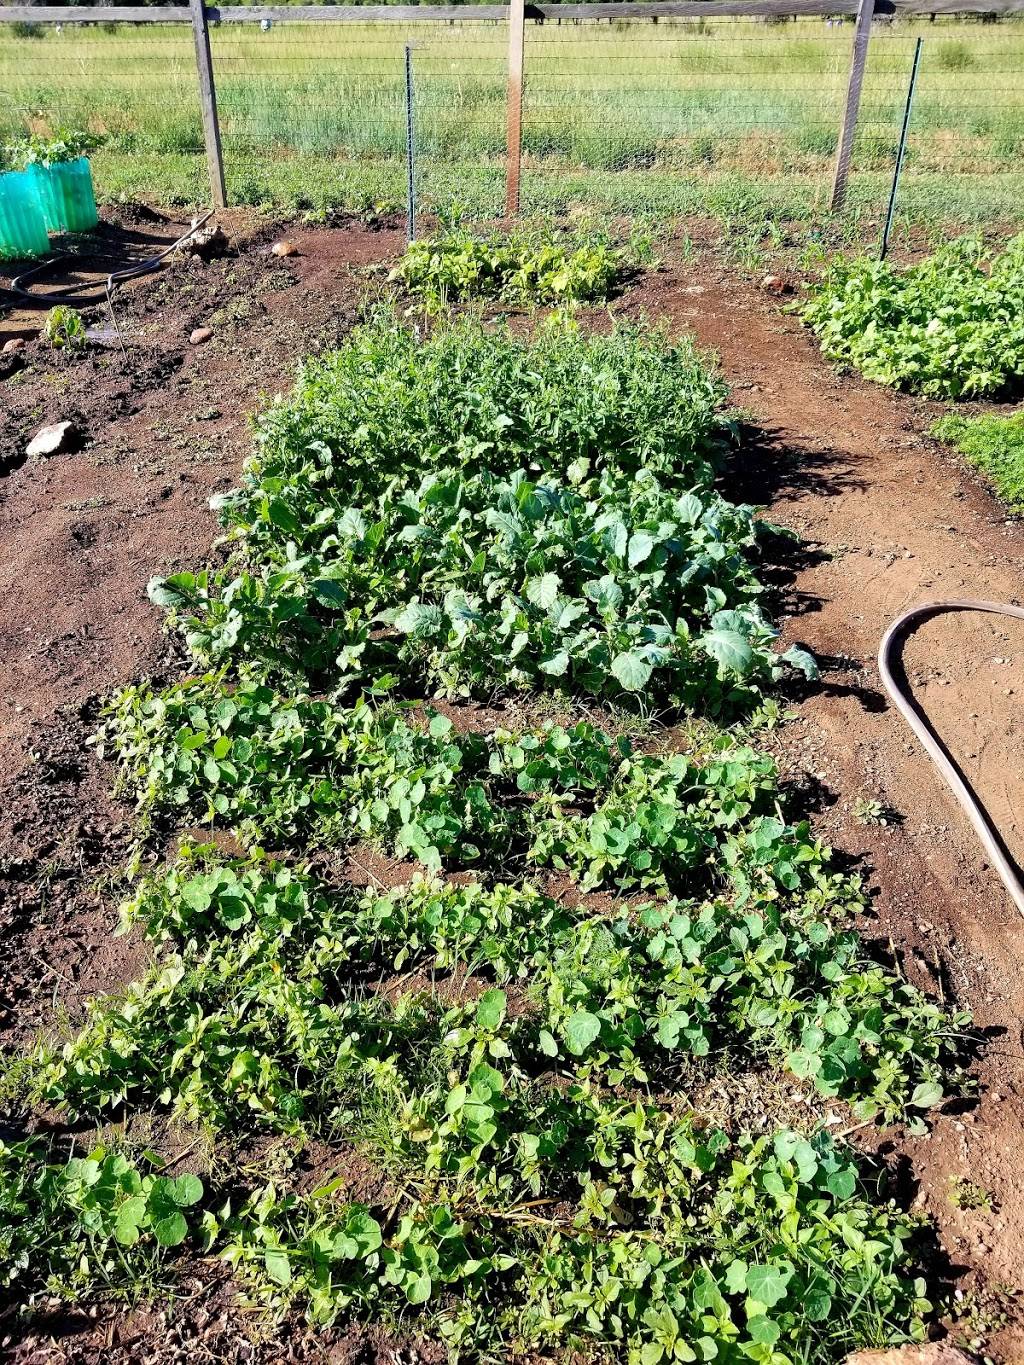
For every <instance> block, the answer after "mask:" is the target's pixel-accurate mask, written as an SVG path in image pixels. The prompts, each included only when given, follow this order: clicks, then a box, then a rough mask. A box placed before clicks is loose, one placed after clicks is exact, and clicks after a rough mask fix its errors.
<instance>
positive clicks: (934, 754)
mask: <svg viewBox="0 0 1024 1365" xmlns="http://www.w3.org/2000/svg"><path fill="white" fill-rule="evenodd" d="M947 611H983V612H991V613H993V614H994V615H996V616H1012V617H1015V618H1016V619H1017V620H1018V621H1024V607H1015V606H1012V605H1011V604H1010V603H1008V602H982V601H978V600H976V599H974V598H952V599H950V600H949V601H947V602H922V603H920V604H919V605H918V606H916V607H911V609H910V610H909V611H905V612H904V613H903V615H902V616H898V617H897V618H896V620H895V621H893V623H892V625H891V626H890V627H889V629H888V630H887V631H886V632H885V634H884V635H883V637H882V643H881V645H880V646H879V648H878V671H879V673H880V674H881V677H882V683H883V685H884V687H885V690H886V691H887V692H888V694H889V696H890V697H891V698H892V700H893V701H894V702H895V704H896V707H897V709H898V710H899V711H900V713H901V715H902V716H903V719H904V720H905V721H906V722H907V724H908V725H909V726H910V728H911V730H913V732H914V734H915V735H916V736H917V738H918V739H919V740H920V741H921V744H922V745H923V746H924V749H925V752H926V753H927V754H928V756H929V758H930V759H931V760H932V762H933V763H934V764H935V766H936V767H937V768H938V770H939V772H940V773H941V774H942V776H943V778H944V779H945V781H946V784H947V786H948V787H949V789H950V790H951V791H952V793H953V795H954V796H955V797H956V799H957V801H958V802H959V803H960V805H961V806H962V807H963V809H964V810H965V811H966V812H967V815H968V817H969V819H970V821H971V824H972V825H973V826H974V829H975V832H976V833H977V835H978V838H979V839H980V840H981V842H982V845H983V846H984V848H985V851H986V853H987V854H988V855H989V857H990V858H991V860H992V865H993V867H994V868H995V869H996V871H997V872H998V873H999V876H1000V878H1001V880H1002V883H1003V885H1004V886H1005V887H1006V890H1007V892H1008V893H1009V896H1010V899H1011V900H1012V901H1013V903H1014V905H1016V907H1017V909H1018V910H1019V911H1020V912H1021V914H1022V915H1024V882H1022V881H1021V874H1020V870H1019V868H1018V867H1017V864H1016V863H1015V861H1014V859H1013V858H1012V856H1011V855H1010V853H1009V850H1008V849H1007V847H1006V845H1005V843H1004V842H1003V839H1002V836H1001V835H1000V833H999V830H998V829H997V828H996V826H995V825H994V824H993V823H992V820H991V819H990V817H989V815H988V812H987V811H986V810H985V807H984V806H983V805H982V804H981V801H980V800H979V799H978V797H977V795H976V794H975V792H974V791H973V789H972V788H971V787H970V785H969V784H968V783H967V781H966V780H965V779H964V776H963V774H962V773H961V772H960V769H959V768H958V767H957V765H956V763H955V762H954V761H953V759H952V758H951V757H950V754H949V752H948V750H947V749H946V746H945V745H944V744H943V742H942V740H941V739H940V738H939V736H938V734H937V733H936V731H935V729H934V728H933V727H932V725H931V723H930V722H929V720H928V718H927V716H925V714H924V712H923V711H922V710H921V708H920V707H919V706H918V705H917V703H916V702H915V701H914V699H913V697H912V696H911V694H910V691H909V689H908V688H907V687H905V686H904V685H903V684H902V683H901V682H900V681H898V680H897V678H896V677H895V675H894V672H893V658H894V650H895V647H896V643H897V641H898V640H899V638H900V636H902V635H904V634H905V633H906V632H907V630H908V629H909V628H910V627H911V626H915V625H917V624H918V622H920V621H923V620H925V618H927V617H929V616H939V615H941V614H942V613H943V612H947Z"/></svg>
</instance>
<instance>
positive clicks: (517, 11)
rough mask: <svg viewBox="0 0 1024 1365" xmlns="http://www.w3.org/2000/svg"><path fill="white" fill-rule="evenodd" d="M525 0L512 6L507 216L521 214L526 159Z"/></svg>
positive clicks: (509, 66) (518, 0) (509, 35)
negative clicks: (521, 177)
mask: <svg viewBox="0 0 1024 1365" xmlns="http://www.w3.org/2000/svg"><path fill="white" fill-rule="evenodd" d="M525 15H526V4H525V0H509V6H508V167H507V170H506V172H505V217H506V218H516V217H518V214H519V170H520V166H521V164H522V159H523V44H524V39H525V33H524V29H525V26H526V17H525Z"/></svg>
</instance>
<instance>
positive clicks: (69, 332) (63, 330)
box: [43, 304, 86, 351]
mask: <svg viewBox="0 0 1024 1365" xmlns="http://www.w3.org/2000/svg"><path fill="white" fill-rule="evenodd" d="M43 335H44V336H45V337H46V340H47V341H48V342H49V343H50V345H51V346H52V347H53V348H54V350H56V351H60V350H64V349H67V350H69V351H78V350H81V349H82V348H83V347H84V346H85V342H86V336H85V321H84V319H83V318H82V315H81V313H80V312H79V311H78V309H77V308H68V307H66V306H65V305H64V304H58V305H57V307H56V308H51V309H50V311H49V312H48V313H47V315H46V322H45V324H44V326H43Z"/></svg>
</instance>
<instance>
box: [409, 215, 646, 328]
mask: <svg viewBox="0 0 1024 1365" xmlns="http://www.w3.org/2000/svg"><path fill="white" fill-rule="evenodd" d="M623 264H624V255H623V253H622V252H621V251H619V250H616V249H615V248H614V247H612V246H611V244H610V243H609V242H608V241H607V240H606V239H605V238H603V237H591V238H589V239H585V240H583V241H582V242H581V241H580V240H579V239H578V238H574V239H573V241H572V242H571V243H570V242H567V241H565V240H564V239H563V238H560V237H558V236H556V235H553V234H551V233H543V232H536V231H532V232H531V231H529V230H526V229H520V230H519V231H516V232H510V233H508V234H498V233H491V234H488V235H486V236H479V235H476V234H474V233H471V232H467V231H466V230H465V229H463V228H452V229H449V230H448V231H446V232H444V233H443V234H442V235H441V236H439V237H433V238H420V239H419V240H417V241H414V242H411V243H410V244H409V246H408V247H407V248H406V251H405V254H404V255H403V257H402V259H401V260H400V261H399V262H398V265H397V266H396V267H395V268H394V270H392V272H391V275H390V278H391V279H392V280H397V281H399V282H400V283H401V284H402V285H404V286H405V288H406V289H407V290H408V291H409V293H410V294H414V295H416V296H417V297H419V298H422V299H423V300H424V301H425V302H426V304H427V305H428V306H429V307H432V308H435V309H436V308H440V307H442V306H443V305H444V304H446V303H447V302H449V301H450V300H451V301H455V300H461V299H467V298H476V297H479V298H500V299H503V300H505V301H507V302H516V303H520V302H525V303H570V302H575V301H586V300H590V299H604V298H606V297H607V294H608V290H609V288H610V287H611V286H612V284H614V283H615V280H616V278H617V277H618V275H619V274H620V273H621V271H622V268H623Z"/></svg>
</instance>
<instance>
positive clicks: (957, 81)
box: [0, 19, 1024, 221]
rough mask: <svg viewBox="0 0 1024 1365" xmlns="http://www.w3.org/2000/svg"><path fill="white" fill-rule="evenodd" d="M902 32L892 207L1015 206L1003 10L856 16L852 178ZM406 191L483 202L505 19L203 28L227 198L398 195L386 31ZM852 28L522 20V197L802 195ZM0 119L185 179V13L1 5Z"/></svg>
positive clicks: (877, 141)
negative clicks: (141, 14)
mask: <svg viewBox="0 0 1024 1365" xmlns="http://www.w3.org/2000/svg"><path fill="white" fill-rule="evenodd" d="M918 35H923V36H924V37H925V47H924V57H923V65H922V73H921V80H920V85H919V89H918V97H917V102H916V106H915V113H914V124H913V136H912V139H911V146H910V153H909V160H908V167H907V181H906V195H905V198H904V200H903V207H904V211H905V212H906V213H907V214H908V216H910V217H912V218H916V219H919V220H933V221H937V220H942V219H943V218H948V217H950V216H959V217H960V218H962V219H963V220H965V221H978V220H981V221H984V220H985V219H989V218H993V217H999V218H1014V217H1018V216H1020V215H1021V213H1022V211H1024V210H1022V207H1021V206H1022V204H1024V194H1022V193H1021V191H1022V188H1024V177H1022V176H1021V174H1020V172H1019V165H1020V154H1021V151H1022V150H1024V82H1022V81H1021V79H1020V75H1021V73H1022V71H1024V24H1022V23H1017V22H1013V21H1004V22H1000V23H998V24H987V23H980V22H977V21H971V20H961V21H944V22H938V23H928V22H926V21H924V20H922V21H907V22H900V23H892V24H886V25H877V26H876V32H875V34H874V35H873V39H872V44H871V53H870V61H869V69H868V74H867V79H866V83H865V90H864V98H863V104H862V115H861V123H860V129H859V134H858V141H857V147H856V152H855V158H854V176H853V185H852V198H853V202H854V204H855V205H859V206H860V207H861V209H862V210H863V211H865V212H867V213H868V214H869V215H870V214H872V213H877V212H878V211H879V210H880V209H881V207H882V206H883V204H884V197H885V193H886V188H887V181H888V176H889V174H890V173H891V167H892V161H893V157H894V154H895V148H896V139H897V134H898V129H899V123H900V117H901V114H902V105H903V99H904V94H905V89H906V82H907V77H908V73H909V69H910V63H911V56H912V50H913V44H914V39H915V38H916V37H917V36H918ZM407 42H409V43H411V44H413V46H414V69H415V86H416V95H415V114H416V144H417V151H418V156H419V169H420V183H421V187H422V190H423V192H424V194H425V195H426V196H427V198H428V199H432V200H434V201H435V202H436V203H439V204H442V205H445V204H448V203H450V202H451V201H453V200H456V201H459V202H460V203H462V204H463V205H464V206H465V207H466V208H467V209H469V210H470V211H485V212H487V211H494V210H495V209H497V207H498V205H499V203H500V197H501V181H502V168H501V158H502V154H503V149H504V143H505V110H504V33H503V30H502V29H501V28H500V27H499V26H495V25H493V24H488V23H482V22H473V21H471V20H470V21H465V22H460V23H458V24H448V23H419V24H413V25H404V24H398V23H394V24H371V23H366V24H352V23H345V24H326V25H315V26H314V25H309V24H298V23H296V24H287V25H284V24H280V25H277V26H276V27H275V28H273V29H272V30H271V31H270V32H268V33H263V32H261V31H260V30H259V29H257V28H255V27H251V26H248V25H246V26H242V25H224V26H223V27H221V28H219V29H218V30H216V31H215V32H214V34H213V52H214V65H215V70H216V75H217V87H218V96H219V102H220V111H221V119H222V126H223V133H224V144H225V155H226V158H227V168H228V179H229V184H230V188H231V191H232V195H233V197H234V198H235V199H241V200H244V201H248V202H263V201H269V202H273V203H288V204H308V205H309V206H313V207H321V206H324V207H326V206H329V205H332V204H340V205H344V206H356V207H360V206H362V205H364V204H367V205H368V204H373V203H383V204H390V203H392V202H397V201H399V200H400V198H401V193H402V183H403V171H402V166H401V162H402V158H403V157H404V148H405V114H404V71H403V49H404V45H405V43H407ZM850 42H851V27H850V25H849V24H848V23H845V24H844V23H842V22H840V21H835V22H834V23H829V22H827V21H822V20H820V19H806V20H798V21H790V22H784V23H777V24H771V25H766V24H764V23H763V22H759V21H753V20H742V19H738V20H710V21H704V20H700V21H686V22H677V23H671V24H666V23H664V22H662V23H660V24H658V25H653V24H649V23H617V24H611V25H602V26H597V25H595V24H588V25H586V26H584V25H581V24H570V23H565V24H558V25H554V24H550V23H549V24H546V25H539V26H531V27H530V29H529V32H528V36H527V53H526V66H527V95H526V119H525V128H524V143H525V156H526V172H525V176H524V200H525V203H526V205H527V206H528V207H530V208H535V209H551V208H559V207H563V206H565V205H566V204H570V203H578V202H590V203H592V204H593V205H594V206H595V207H598V208H601V209H609V208H610V209H613V210H644V211H649V212H658V213H661V212H687V211H691V210H692V209H693V208H695V207H700V206H701V205H702V204H705V202H707V203H709V204H710V206H711V207H712V210H713V211H720V209H719V207H718V206H720V205H721V204H724V205H725V207H726V211H731V206H732V205H733V204H735V203H739V204H740V205H746V204H749V203H757V204H758V205H763V206H766V207H767V208H768V210H770V211H777V210H778V209H779V208H780V207H784V208H792V209H795V210H796V213H797V216H799V215H800V214H801V213H804V214H806V213H808V212H812V211H813V210H815V209H816V208H820V206H821V204H822V202H823V199H824V195H825V192H826V189H827V185H828V179H829V173H830V166H831V159H832V157H833V154H834V151H835V141H836V130H837V128H838V124H839V119H840V114H841V109H842V103H843V98H844V93H845V87H846V79H847V72H848V66H849V56H850ZM0 91H2V92H3V96H4V98H3V101H2V105H0V137H7V136H12V135H16V134H17V133H18V132H19V131H21V130H22V129H23V128H24V127H25V126H26V125H28V126H31V127H34V128H36V127H38V128H47V127H52V126H54V125H57V124H73V125H88V126H89V127H91V128H93V129H95V130H96V131H102V132H105V133H107V134H108V135H109V137H110V142H109V144H108V147H107V149H106V150H105V152H104V153H103V154H102V155H101V156H100V157H99V158H98V162H97V172H98V178H99V182H100V189H101V192H102V193H105V194H108V195H112V196H116V195H121V194H139V195H148V196H150V197H162V198H164V199H168V200H202V199H203V198H204V197H205V192H204V175H205V170H204V162H203V157H202V134H201V125H200V119H199V109H198V102H197V95H196V86H195V73H194V65H193V57H192V41H191V34H190V32H189V31H188V30H187V29H185V28H178V27H177V26H171V27H168V26H161V27H159V28H156V27H153V28H143V27H137V26H128V25H119V26H116V27H113V26H106V27H105V28H104V27H100V26H97V27H95V28H89V29H75V28H72V27H71V26H65V27H64V29H63V31H62V32H60V33H58V32H56V30H55V29H54V28H52V27H49V26H39V27H38V28H37V29H36V30H35V35H34V36H26V35H25V34H24V33H18V32H15V31H14V30H13V28H12V26H9V25H0Z"/></svg>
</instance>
